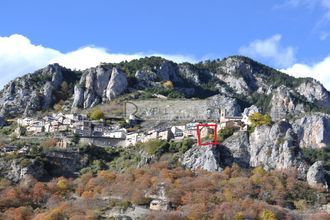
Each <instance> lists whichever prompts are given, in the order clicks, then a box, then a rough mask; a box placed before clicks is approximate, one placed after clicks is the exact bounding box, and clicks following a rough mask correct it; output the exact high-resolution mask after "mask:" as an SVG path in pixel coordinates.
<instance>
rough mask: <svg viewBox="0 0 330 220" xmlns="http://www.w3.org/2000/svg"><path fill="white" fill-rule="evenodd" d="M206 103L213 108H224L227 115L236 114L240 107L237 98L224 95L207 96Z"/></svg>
mask: <svg viewBox="0 0 330 220" xmlns="http://www.w3.org/2000/svg"><path fill="white" fill-rule="evenodd" d="M207 105H208V106H209V107H210V108H213V109H222V110H226V114H227V116H238V115H240V114H241V107H240V105H239V104H238V102H237V100H236V99H235V98H230V97H227V96H224V95H214V96H212V97H210V98H208V99H207Z"/></svg>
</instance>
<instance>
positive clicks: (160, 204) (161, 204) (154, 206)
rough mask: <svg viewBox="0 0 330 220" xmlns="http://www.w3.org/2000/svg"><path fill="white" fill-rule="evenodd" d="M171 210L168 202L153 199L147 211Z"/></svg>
mask: <svg viewBox="0 0 330 220" xmlns="http://www.w3.org/2000/svg"><path fill="white" fill-rule="evenodd" d="M170 208H171V204H170V203H169V202H168V201H164V200H160V199H154V200H152V201H151V202H150V206H149V209H151V210H154V211H168V210H170Z"/></svg>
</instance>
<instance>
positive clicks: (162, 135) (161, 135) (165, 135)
mask: <svg viewBox="0 0 330 220" xmlns="http://www.w3.org/2000/svg"><path fill="white" fill-rule="evenodd" d="M182 135H183V134H182ZM157 138H158V139H160V140H165V141H169V140H171V139H173V138H174V135H173V133H172V131H171V130H170V129H167V130H164V131H159V132H158V134H157Z"/></svg>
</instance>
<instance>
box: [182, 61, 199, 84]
mask: <svg viewBox="0 0 330 220" xmlns="http://www.w3.org/2000/svg"><path fill="white" fill-rule="evenodd" d="M179 73H180V75H181V76H182V77H183V78H185V79H187V80H188V81H189V82H192V83H194V84H199V83H200V82H201V79H200V74H199V72H198V71H197V70H196V68H194V66H193V65H190V64H182V65H180V67H179Z"/></svg>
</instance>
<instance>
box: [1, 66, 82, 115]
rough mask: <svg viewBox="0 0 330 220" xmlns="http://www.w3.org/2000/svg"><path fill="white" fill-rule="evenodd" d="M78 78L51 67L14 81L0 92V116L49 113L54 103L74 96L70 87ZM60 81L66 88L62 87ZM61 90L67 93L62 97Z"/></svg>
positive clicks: (70, 72) (69, 72)
mask: <svg viewBox="0 0 330 220" xmlns="http://www.w3.org/2000/svg"><path fill="white" fill-rule="evenodd" d="M78 77H79V76H78V73H75V72H73V71H71V70H68V69H66V68H64V67H61V66H59V65H58V64H53V65H49V66H47V67H45V68H43V69H41V70H38V71H36V72H35V73H32V74H27V75H25V76H23V77H20V78H17V79H15V80H13V81H11V82H10V83H9V84H7V85H6V86H5V87H4V89H3V90H2V91H1V92H0V113H1V114H2V115H5V116H7V117H16V116H18V115H22V114H24V115H33V114H34V113H35V112H37V111H41V110H48V109H50V108H52V107H53V105H54V104H55V103H56V102H59V101H60V100H62V101H63V99H65V97H63V96H66V97H67V96H71V95H72V94H73V93H72V91H70V88H69V84H74V83H75V81H76V80H77V78H78ZM63 82H65V84H66V86H65V87H66V88H62V86H63V85H64V84H62V83H63ZM62 89H63V90H64V89H65V90H66V91H65V92H66V93H67V94H61V92H62V91H61V90H62ZM63 92H64V91H63Z"/></svg>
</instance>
